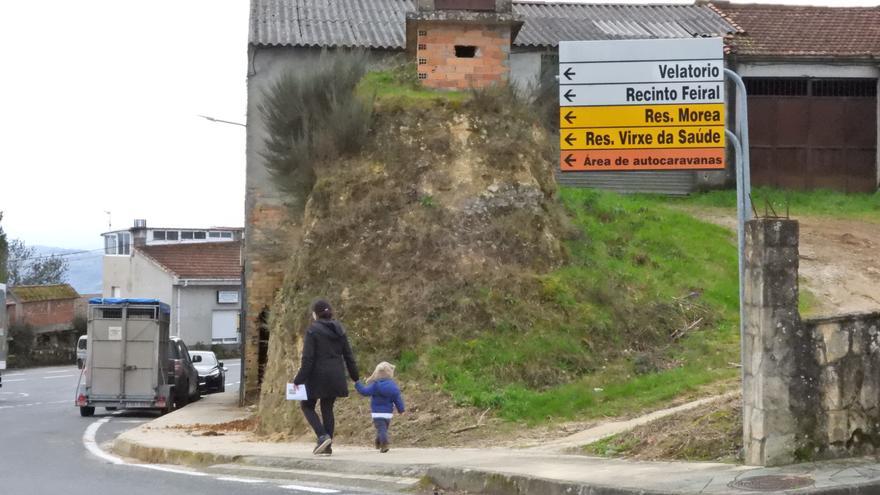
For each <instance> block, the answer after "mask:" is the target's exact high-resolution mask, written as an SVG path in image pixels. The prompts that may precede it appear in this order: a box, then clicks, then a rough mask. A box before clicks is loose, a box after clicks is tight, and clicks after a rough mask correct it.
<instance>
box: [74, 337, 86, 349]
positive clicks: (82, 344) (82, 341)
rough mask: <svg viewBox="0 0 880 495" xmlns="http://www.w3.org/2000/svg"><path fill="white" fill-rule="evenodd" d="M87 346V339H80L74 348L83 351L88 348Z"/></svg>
mask: <svg viewBox="0 0 880 495" xmlns="http://www.w3.org/2000/svg"><path fill="white" fill-rule="evenodd" d="M88 346H89V341H88V340H87V339H80V340H79V342H77V346H76V347H77V349H82V350H85V349H87V348H88Z"/></svg>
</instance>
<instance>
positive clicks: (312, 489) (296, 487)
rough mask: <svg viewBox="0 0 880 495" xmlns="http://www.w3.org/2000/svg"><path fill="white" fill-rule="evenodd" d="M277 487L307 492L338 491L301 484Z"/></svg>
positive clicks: (336, 491) (337, 491)
mask: <svg viewBox="0 0 880 495" xmlns="http://www.w3.org/2000/svg"><path fill="white" fill-rule="evenodd" d="M278 488H284V489H287V490H299V491H301V492H308V493H340V492H339V490H331V489H329V488H315V487H312V486H302V485H281V486H279V487H278Z"/></svg>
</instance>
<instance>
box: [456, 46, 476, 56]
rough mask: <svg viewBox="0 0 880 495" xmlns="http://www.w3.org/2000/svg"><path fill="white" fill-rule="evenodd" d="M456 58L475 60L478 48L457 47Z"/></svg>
mask: <svg viewBox="0 0 880 495" xmlns="http://www.w3.org/2000/svg"><path fill="white" fill-rule="evenodd" d="M455 56H456V57H458V58H474V57H476V56H477V47H475V46H472V45H455Z"/></svg>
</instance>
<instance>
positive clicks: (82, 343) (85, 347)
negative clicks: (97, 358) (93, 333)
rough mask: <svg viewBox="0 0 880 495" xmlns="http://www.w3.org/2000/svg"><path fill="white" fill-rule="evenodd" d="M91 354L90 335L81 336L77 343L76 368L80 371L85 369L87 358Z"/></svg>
mask: <svg viewBox="0 0 880 495" xmlns="http://www.w3.org/2000/svg"><path fill="white" fill-rule="evenodd" d="M88 353H89V337H88V335H83V336H81V337H80V338H79V339H78V340H77V341H76V367H77V368H79V369H83V366H85V365H86V356H87V355H88Z"/></svg>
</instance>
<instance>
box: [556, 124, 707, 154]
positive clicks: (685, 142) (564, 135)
mask: <svg viewBox="0 0 880 495" xmlns="http://www.w3.org/2000/svg"><path fill="white" fill-rule="evenodd" d="M559 141H560V148H561V149H563V150H607V149H618V150H621V149H622V150H628V149H662V148H723V147H724V126H723V125H720V126H687V127H662V128H656V127H592V128H589V129H563V130H562V132H561V133H560V135H559Z"/></svg>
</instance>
